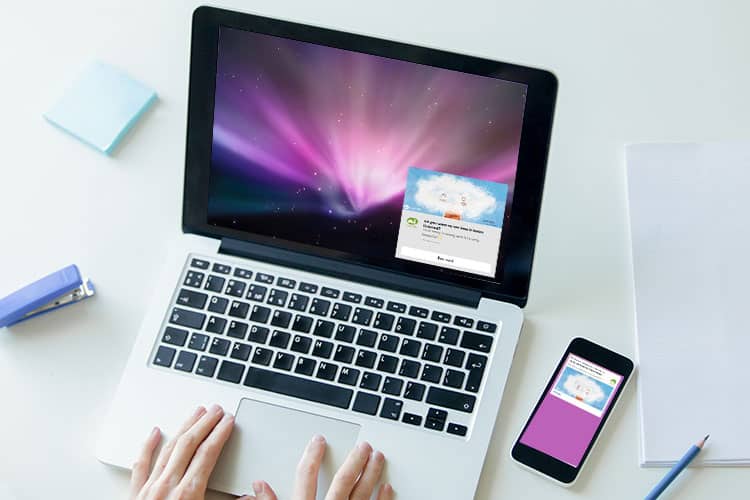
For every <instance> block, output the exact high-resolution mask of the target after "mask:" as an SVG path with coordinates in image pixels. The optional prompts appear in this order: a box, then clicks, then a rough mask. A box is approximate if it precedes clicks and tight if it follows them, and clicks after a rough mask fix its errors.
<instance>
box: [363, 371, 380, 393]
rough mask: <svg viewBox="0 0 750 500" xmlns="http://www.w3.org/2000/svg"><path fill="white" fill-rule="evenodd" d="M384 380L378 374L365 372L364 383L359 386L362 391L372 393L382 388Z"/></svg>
mask: <svg viewBox="0 0 750 500" xmlns="http://www.w3.org/2000/svg"><path fill="white" fill-rule="evenodd" d="M381 380H383V377H382V375H378V374H377V373H372V372H365V373H364V374H363V375H362V381H361V382H360V383H359V386H360V387H361V388H362V389H370V390H371V391H377V390H378V389H379V388H380V381H381Z"/></svg>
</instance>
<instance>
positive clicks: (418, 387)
mask: <svg viewBox="0 0 750 500" xmlns="http://www.w3.org/2000/svg"><path fill="white" fill-rule="evenodd" d="M425 389H427V387H426V386H424V385H422V384H418V383H416V382H407V383H406V390H405V391H404V397H405V398H406V399H411V400H413V401H422V398H423V397H424V391H425Z"/></svg>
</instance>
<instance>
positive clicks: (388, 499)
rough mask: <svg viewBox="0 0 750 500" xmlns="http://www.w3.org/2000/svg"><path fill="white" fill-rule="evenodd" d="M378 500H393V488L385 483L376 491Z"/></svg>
mask: <svg viewBox="0 0 750 500" xmlns="http://www.w3.org/2000/svg"><path fill="white" fill-rule="evenodd" d="M378 500H393V486H391V485H390V483H385V484H384V485H383V486H381V487H380V491H378Z"/></svg>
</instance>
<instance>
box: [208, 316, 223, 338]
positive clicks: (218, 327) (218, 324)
mask: <svg viewBox="0 0 750 500" xmlns="http://www.w3.org/2000/svg"><path fill="white" fill-rule="evenodd" d="M226 327H227V320H226V319H224V318H220V317H218V316H211V317H210V318H208V323H206V331H207V332H210V333H216V334H218V335H221V334H222V333H224V328H226Z"/></svg>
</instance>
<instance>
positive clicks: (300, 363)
mask: <svg viewBox="0 0 750 500" xmlns="http://www.w3.org/2000/svg"><path fill="white" fill-rule="evenodd" d="M314 371H315V360H314V359H310V358H303V357H302V356H300V357H299V358H297V366H296V367H295V368H294V373H301V374H302V375H312V374H313V372H314Z"/></svg>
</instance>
